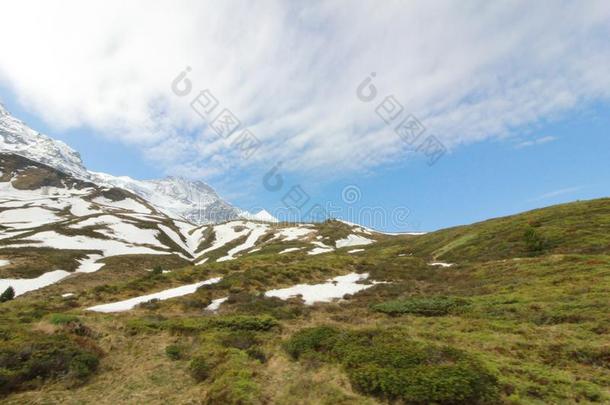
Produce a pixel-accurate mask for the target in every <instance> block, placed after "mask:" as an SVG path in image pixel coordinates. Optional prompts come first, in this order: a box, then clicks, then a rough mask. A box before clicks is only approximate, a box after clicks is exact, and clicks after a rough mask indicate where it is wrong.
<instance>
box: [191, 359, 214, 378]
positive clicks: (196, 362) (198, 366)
mask: <svg viewBox="0 0 610 405" xmlns="http://www.w3.org/2000/svg"><path fill="white" fill-rule="evenodd" d="M189 371H190V373H191V376H192V377H193V378H194V379H195V380H196V381H197V382H201V381H204V380H205V379H207V378H208V377H209V376H210V371H211V367H210V365H209V364H208V363H207V361H206V360H205V358H204V357H203V356H196V357H194V358H193V359H192V360H191V363H190V364H189Z"/></svg>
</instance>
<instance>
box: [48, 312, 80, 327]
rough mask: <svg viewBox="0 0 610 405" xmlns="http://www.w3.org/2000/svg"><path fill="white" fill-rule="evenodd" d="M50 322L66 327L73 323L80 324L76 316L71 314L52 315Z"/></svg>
mask: <svg viewBox="0 0 610 405" xmlns="http://www.w3.org/2000/svg"><path fill="white" fill-rule="evenodd" d="M49 322H51V323H52V324H53V325H65V324H68V323H71V322H80V319H78V317H77V316H76V315H71V314H51V316H50V317H49Z"/></svg>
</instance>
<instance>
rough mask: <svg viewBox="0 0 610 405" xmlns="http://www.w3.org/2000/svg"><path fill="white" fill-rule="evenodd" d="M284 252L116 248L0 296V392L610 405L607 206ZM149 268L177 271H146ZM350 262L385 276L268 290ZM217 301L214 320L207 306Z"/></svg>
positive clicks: (563, 208) (108, 399)
mask: <svg viewBox="0 0 610 405" xmlns="http://www.w3.org/2000/svg"><path fill="white" fill-rule="evenodd" d="M319 226H320V228H321V229H323V230H324V232H326V233H329V234H333V235H335V234H337V235H339V236H341V237H343V236H345V235H343V234H342V232H343V230H342V227H341V225H340V224H339V223H336V222H329V223H326V224H321V225H319ZM290 246H292V245H288V244H286V245H285V246H284V247H290ZM295 246H296V245H295ZM281 248H282V247H281V246H278V245H277V244H273V243H271V244H268V245H266V246H265V247H264V248H263V249H262V250H261V251H259V252H256V253H255V254H251V255H247V256H244V257H243V258H240V259H238V260H234V261H226V262H220V263H210V264H207V263H206V264H203V265H201V266H196V267H193V266H188V265H186V264H185V263H186V262H184V261H182V260H179V259H176V258H172V257H163V258H161V257H151V256H142V257H139V256H130V257H114V258H112V259H111V260H110V259H108V265H107V266H105V267H104V268H103V269H102V270H100V271H99V272H97V273H92V274H88V275H81V276H79V277H78V278H73V279H68V280H66V281H65V282H62V283H59V284H56V285H53V286H51V287H48V288H45V289H43V290H39V291H35V292H32V293H30V294H27V295H25V296H23V297H19V298H17V299H15V300H13V301H8V302H5V303H2V304H0V395H2V397H1V399H0V401H2V402H4V403H9V404H24V403H36V404H42V403H67V404H82V403H95V404H117V403H132V404H141V403H147V404H156V403H159V404H161V403H185V404H186V403H188V404H200V403H201V404H271V403H272V404H378V403H397V404H399V403H413V404H428V403H438V404H477V403H478V404H486V403H489V404H498V403H499V404H549V403H553V404H573V403H583V404H586V403H609V402H610V389H609V387H610V340H609V339H608V337H609V336H610V317H609V316H608V314H610V300H609V299H608V297H610V199H601V200H595V201H585V202H576V203H572V204H565V205H560V206H554V207H549V208H545V209H540V210H536V211H531V212H527V213H524V214H519V215H514V216H510V217H506V218H499V219H494V220H490V221H486V222H482V223H478V224H473V225H468V226H461V227H456V228H452V229H447V230H442V231H438V232H434V233H430V234H427V235H423V236H406V235H405V236H383V237H380V240H379V241H378V242H377V243H374V244H371V245H367V246H364V247H362V248H364V249H365V250H364V251H363V252H358V253H353V254H349V253H348V252H347V251H348V250H349V249H339V250H337V251H335V252H332V253H327V254H322V255H316V256H310V255H307V254H305V253H303V252H298V251H297V252H294V253H290V254H282V255H279V254H277V252H278V251H279V250H280V249H281ZM38 260H39V259H38V257H37V262H36V265H37V266H39V263H38ZM50 260H54V261H57V260H59V259H58V258H57V257H55V256H51V259H50ZM434 261H436V262H439V261H440V262H446V263H452V264H453V265H452V266H450V267H443V266H431V265H430V263H431V262H434ZM156 264H159V265H161V266H162V267H163V268H164V269H170V270H172V272H168V273H162V274H157V273H151V272H149V271H146V269H150V268H152V267H153V266H155V265H156ZM22 271H23V272H24V274H26V270H22ZM351 272H357V273H363V272H368V273H369V274H370V279H372V280H376V281H382V282H383V283H378V284H375V285H374V286H372V287H371V288H369V289H367V290H364V291H362V292H359V293H357V294H354V295H353V296H350V297H347V299H345V300H343V301H341V302H334V303H326V304H323V303H319V304H315V305H313V306H306V305H304V304H303V303H302V302H301V301H300V300H299V299H291V300H287V301H282V300H280V299H277V298H268V297H265V296H264V295H263V294H262V293H263V292H265V291H267V290H269V289H272V288H280V287H288V286H292V285H294V284H298V283H314V282H321V281H324V280H327V279H329V278H331V277H335V276H338V275H343V274H347V273H351ZM214 276H223V277H224V278H223V280H222V281H221V282H220V283H218V284H214V285H210V286H205V287H202V288H200V289H199V290H198V291H197V292H196V293H195V294H191V295H187V296H184V297H181V298H176V299H172V300H167V301H161V302H150V303H146V304H142V305H140V306H139V307H137V308H135V309H134V310H131V311H128V312H123V313H116V314H100V313H92V312H88V311H85V310H84V309H85V308H86V307H88V306H91V305H96V304H100V303H107V302H112V301H115V300H119V299H124V298H129V297H133V296H137V295H142V294H145V293H147V292H151V291H159V290H161V289H164V288H170V287H173V286H178V285H182V284H187V283H192V282H196V281H199V280H204V279H207V278H210V277H214ZM65 283H67V284H65ZM66 291H72V292H74V293H75V295H74V296H72V297H69V298H62V297H61V294H62V293H64V292H66ZM222 297H228V300H227V301H226V302H225V303H224V304H223V305H222V306H221V307H220V310H219V311H218V312H217V313H210V312H208V311H204V310H203V308H205V306H207V305H208V304H209V303H210V302H211V300H213V299H217V298H222Z"/></svg>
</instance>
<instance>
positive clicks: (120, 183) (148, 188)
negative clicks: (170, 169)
mask: <svg viewBox="0 0 610 405" xmlns="http://www.w3.org/2000/svg"><path fill="white" fill-rule="evenodd" d="M0 152H5V153H15V154H18V155H21V156H24V157H26V158H30V159H32V160H34V161H37V162H40V163H43V164H46V165H49V166H51V167H54V168H56V169H58V170H60V171H62V172H64V173H67V174H70V175H72V176H74V177H76V178H80V179H82V180H86V181H91V182H94V183H96V184H99V185H103V186H111V187H120V188H123V189H126V190H128V191H131V192H133V193H135V194H137V195H139V196H140V197H142V198H144V199H146V200H148V201H149V202H150V203H151V204H153V205H155V206H156V207H158V208H159V209H160V210H162V211H163V212H165V213H166V214H169V215H174V216H177V217H180V218H184V219H186V220H187V221H189V222H193V223H195V224H199V225H201V224H208V223H218V222H222V221H227V220H230V219H236V218H239V217H240V216H241V214H242V212H243V211H242V210H240V209H238V208H236V207H234V206H233V205H231V204H229V203H228V202H226V201H224V200H223V199H222V198H221V197H220V196H219V195H218V194H217V193H216V191H215V190H214V189H213V188H212V187H211V186H209V185H208V184H206V183H204V182H202V181H200V180H194V181H193V180H188V179H186V178H183V177H176V176H167V177H165V178H162V179H153V180H136V179H133V178H131V177H129V176H114V175H111V174H107V173H101V172H93V171H89V170H88V169H87V168H86V167H85V165H84V163H83V161H82V158H81V156H80V154H79V153H78V152H77V151H75V150H74V149H72V148H70V147H69V146H68V145H67V144H66V143H64V142H62V141H59V140H55V139H53V138H51V137H49V136H47V135H44V134H42V133H40V132H38V131H35V130H33V129H32V128H30V127H29V126H28V125H27V124H26V123H24V122H23V121H21V120H19V119H17V118H16V117H14V116H13V115H11V114H10V112H9V111H8V110H7V109H6V108H5V107H4V106H3V105H2V104H1V103H0Z"/></svg>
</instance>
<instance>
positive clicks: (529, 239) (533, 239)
mask: <svg viewBox="0 0 610 405" xmlns="http://www.w3.org/2000/svg"><path fill="white" fill-rule="evenodd" d="M523 237H524V239H525V246H526V248H527V250H528V252H529V253H531V254H538V253H540V252H542V251H543V250H544V245H545V241H544V239H543V238H542V237H541V236H540V235H539V234H538V232H536V230H535V229H534V228H533V227H531V226H530V227H528V228H527V229H526V230H525V232H524V234H523Z"/></svg>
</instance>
